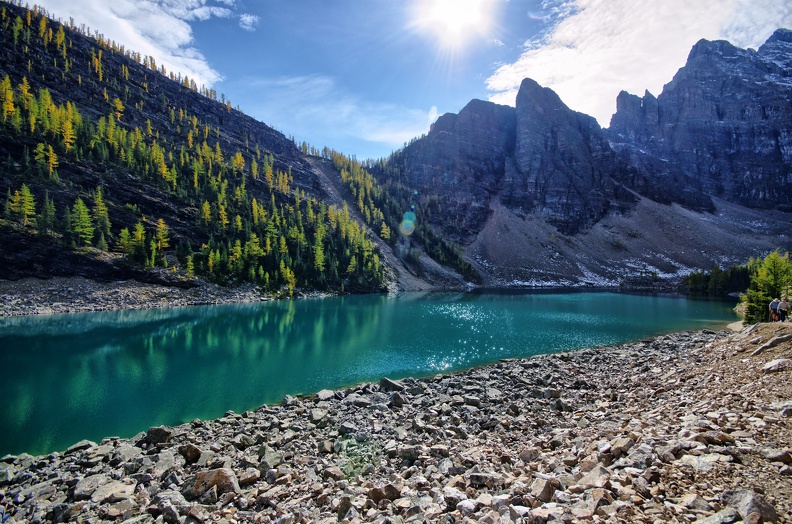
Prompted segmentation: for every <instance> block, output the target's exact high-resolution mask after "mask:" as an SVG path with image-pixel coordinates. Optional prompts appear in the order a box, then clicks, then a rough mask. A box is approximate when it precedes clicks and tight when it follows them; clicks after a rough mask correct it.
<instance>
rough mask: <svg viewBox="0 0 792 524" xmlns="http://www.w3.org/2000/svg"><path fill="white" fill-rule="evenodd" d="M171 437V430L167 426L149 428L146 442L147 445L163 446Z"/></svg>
mask: <svg viewBox="0 0 792 524" xmlns="http://www.w3.org/2000/svg"><path fill="white" fill-rule="evenodd" d="M172 436H173V429H172V428H169V427H167V426H157V427H153V428H149V430H148V432H147V433H146V441H147V442H148V443H149V444H164V443H166V442H168V441H169V440H170V439H171V437H172Z"/></svg>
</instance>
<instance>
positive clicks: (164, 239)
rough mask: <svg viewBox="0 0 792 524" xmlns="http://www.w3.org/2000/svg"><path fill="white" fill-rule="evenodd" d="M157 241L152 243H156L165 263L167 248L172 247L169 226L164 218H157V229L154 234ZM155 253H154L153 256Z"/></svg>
mask: <svg viewBox="0 0 792 524" xmlns="http://www.w3.org/2000/svg"><path fill="white" fill-rule="evenodd" d="M154 239H155V241H154V242H153V243H152V245H156V248H157V249H156V251H157V252H158V253H160V254H162V260H163V263H165V253H164V251H165V249H167V248H169V247H170V237H169V236H168V226H167V224H165V221H164V220H163V219H161V218H160V219H159V220H157V230H156V232H155V234H154ZM153 256H154V255H152V257H153Z"/></svg>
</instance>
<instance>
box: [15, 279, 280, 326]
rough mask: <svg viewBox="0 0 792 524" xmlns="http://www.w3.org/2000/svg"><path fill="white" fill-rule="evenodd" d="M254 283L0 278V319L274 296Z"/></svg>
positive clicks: (270, 298) (222, 301)
mask: <svg viewBox="0 0 792 524" xmlns="http://www.w3.org/2000/svg"><path fill="white" fill-rule="evenodd" d="M276 299H277V298H276V297H275V296H273V295H267V294H262V293H261V292H260V291H259V290H258V289H257V288H256V286H253V285H245V286H239V287H234V288H228V287H222V286H218V285H215V284H210V283H206V282H203V281H201V282H200V283H199V285H198V286H195V287H192V288H188V289H184V288H180V287H176V286H165V285H161V284H148V283H142V282H138V281H136V280H121V281H114V282H99V281H96V280H90V279H87V278H84V277H53V278H51V279H47V280H43V279H37V278H34V277H28V278H24V279H20V280H0V306H1V307H0V318H5V317H16V316H27V315H52V314H62V313H85V312H97V311H123V310H133V309H158V308H165V307H183V306H202V305H213V304H230V303H251V302H266V301H270V300H276Z"/></svg>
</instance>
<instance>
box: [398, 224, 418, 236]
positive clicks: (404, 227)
mask: <svg viewBox="0 0 792 524" xmlns="http://www.w3.org/2000/svg"><path fill="white" fill-rule="evenodd" d="M399 231H401V234H402V235H404V236H406V237H408V236H410V235H412V234H413V232H414V231H415V222H413V221H412V220H402V223H401V224H399Z"/></svg>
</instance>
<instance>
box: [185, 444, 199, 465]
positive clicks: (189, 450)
mask: <svg viewBox="0 0 792 524" xmlns="http://www.w3.org/2000/svg"><path fill="white" fill-rule="evenodd" d="M202 453H203V452H202V451H201V449H200V448H199V447H198V446H196V445H195V444H192V443H188V444H185V445H183V446H179V454H180V455H181V456H183V457H184V460H185V461H187V464H195V463H196V462H198V460H199V459H200V458H201V454H202Z"/></svg>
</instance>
